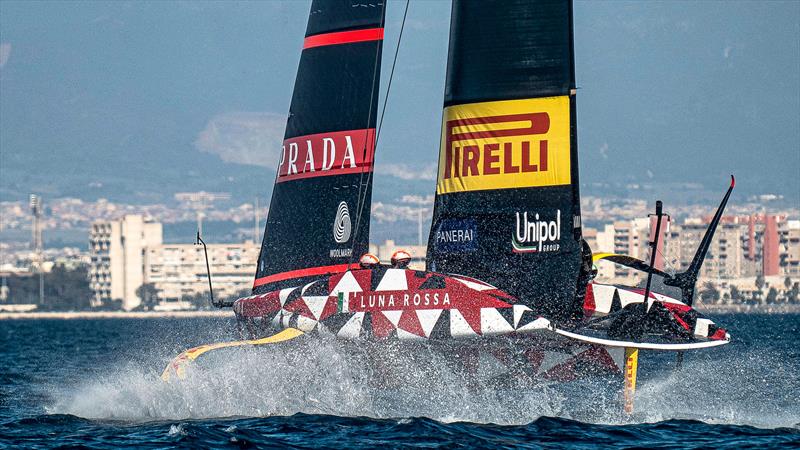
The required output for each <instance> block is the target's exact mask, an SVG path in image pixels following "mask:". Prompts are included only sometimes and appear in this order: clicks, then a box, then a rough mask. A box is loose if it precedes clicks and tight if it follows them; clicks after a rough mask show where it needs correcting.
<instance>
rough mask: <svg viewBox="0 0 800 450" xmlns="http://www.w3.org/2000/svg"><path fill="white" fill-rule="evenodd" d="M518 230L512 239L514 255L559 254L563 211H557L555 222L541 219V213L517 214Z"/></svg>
mask: <svg viewBox="0 0 800 450" xmlns="http://www.w3.org/2000/svg"><path fill="white" fill-rule="evenodd" d="M515 214H516V219H517V220H516V229H515V230H514V236H513V237H512V238H511V246H512V247H513V249H514V253H541V252H557V251H558V250H559V249H560V248H561V244H560V242H561V210H560V209H558V210H556V217H555V218H554V220H547V219H546V218H544V217H540V216H539V213H532V214H529V213H528V212H527V211H525V212H523V213H522V214H520V213H519V212H516V213H515Z"/></svg>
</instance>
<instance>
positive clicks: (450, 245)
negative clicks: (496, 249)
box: [434, 219, 478, 252]
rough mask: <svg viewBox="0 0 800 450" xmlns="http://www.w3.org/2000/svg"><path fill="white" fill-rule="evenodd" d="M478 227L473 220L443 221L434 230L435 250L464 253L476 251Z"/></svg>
mask: <svg viewBox="0 0 800 450" xmlns="http://www.w3.org/2000/svg"><path fill="white" fill-rule="evenodd" d="M477 232H478V225H477V223H476V222H475V219H463V220H453V219H446V220H443V221H442V222H441V223H440V224H439V226H438V227H437V229H436V234H435V236H434V238H435V241H434V242H435V245H436V250H438V251H442V252H464V251H475V250H477V249H478V242H477V240H476V238H477Z"/></svg>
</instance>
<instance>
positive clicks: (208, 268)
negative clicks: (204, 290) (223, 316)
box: [194, 230, 224, 308]
mask: <svg viewBox="0 0 800 450" xmlns="http://www.w3.org/2000/svg"><path fill="white" fill-rule="evenodd" d="M200 244H203V253H204V254H205V256H206V274H208V295H209V298H210V300H211V306H215V307H217V308H222V307H223V306H224V305H223V303H222V302H217V301H216V300H214V288H213V287H212V286H211V265H210V264H209V263H208V247H206V242H205V241H204V240H203V238H201V237H200V230H197V240H196V241H195V242H194V245H200Z"/></svg>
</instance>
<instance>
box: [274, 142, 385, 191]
mask: <svg viewBox="0 0 800 450" xmlns="http://www.w3.org/2000/svg"><path fill="white" fill-rule="evenodd" d="M374 152H375V129H374V128H367V129H364V130H350V131H337V132H331V133H320V134H310V135H307V136H298V137H294V138H291V139H286V140H285V141H283V148H282V150H281V162H280V164H279V165H278V179H277V182H278V183H281V182H284V181H290V180H296V179H299V178H310V177H321V176H329V175H343V174H348V173H361V172H365V171H366V172H369V171H371V170H372V161H373V156H374Z"/></svg>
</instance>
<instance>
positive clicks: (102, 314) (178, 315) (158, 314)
mask: <svg viewBox="0 0 800 450" xmlns="http://www.w3.org/2000/svg"><path fill="white" fill-rule="evenodd" d="M197 317H233V311H232V310H217V311H64V312H59V311H48V312H0V320H25V319H28V320H31V319H63V320H73V319H188V318H197Z"/></svg>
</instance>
